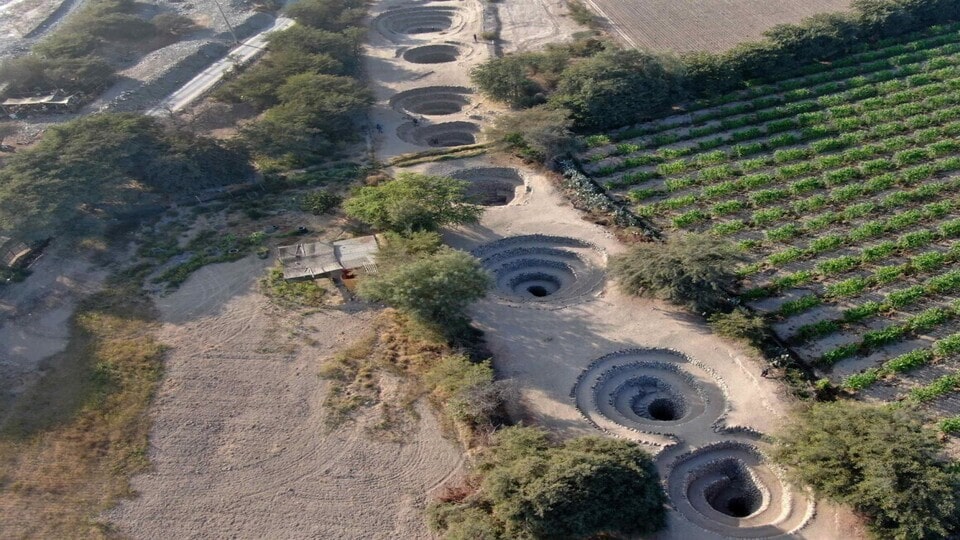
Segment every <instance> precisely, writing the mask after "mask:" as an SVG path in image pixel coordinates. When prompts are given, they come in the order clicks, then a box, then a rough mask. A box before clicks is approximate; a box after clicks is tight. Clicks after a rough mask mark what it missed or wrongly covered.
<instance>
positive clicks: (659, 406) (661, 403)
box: [647, 399, 680, 422]
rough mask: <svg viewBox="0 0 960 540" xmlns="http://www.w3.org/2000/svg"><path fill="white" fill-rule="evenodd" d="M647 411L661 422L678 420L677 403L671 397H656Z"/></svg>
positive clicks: (651, 416)
mask: <svg viewBox="0 0 960 540" xmlns="http://www.w3.org/2000/svg"><path fill="white" fill-rule="evenodd" d="M647 412H648V413H650V418H653V419H654V420H660V421H661V422H669V421H671V420H676V419H677V417H678V416H680V415H679V414H678V411H677V405H676V404H675V403H674V402H673V401H672V400H669V399H655V400H653V401H651V402H650V405H648V406H647Z"/></svg>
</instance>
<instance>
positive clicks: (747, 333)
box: [708, 308, 767, 344]
mask: <svg viewBox="0 0 960 540" xmlns="http://www.w3.org/2000/svg"><path fill="white" fill-rule="evenodd" d="M708 322H709V324H710V329H711V330H713V331H714V332H716V333H717V334H719V335H721V336H723V337H727V338H732V339H743V340H746V341H748V342H750V343H752V344H758V343H760V342H761V341H763V339H764V337H765V336H766V334H767V325H766V323H765V322H764V321H763V317H758V316H756V315H752V314H751V313H750V312H749V311H747V310H746V309H744V308H736V309H734V310H733V311H731V312H730V313H714V314H713V315H711V316H710V318H709V319H708Z"/></svg>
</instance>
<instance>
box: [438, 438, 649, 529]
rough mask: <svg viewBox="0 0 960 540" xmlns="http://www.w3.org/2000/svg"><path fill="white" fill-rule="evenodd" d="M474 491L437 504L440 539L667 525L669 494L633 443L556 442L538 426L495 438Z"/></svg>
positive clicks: (647, 458) (576, 440)
mask: <svg viewBox="0 0 960 540" xmlns="http://www.w3.org/2000/svg"><path fill="white" fill-rule="evenodd" d="M477 476H478V478H477V480H478V481H479V486H480V487H479V489H478V490H477V491H476V492H475V493H473V494H472V495H469V496H468V497H466V498H464V499H463V500H460V501H450V502H442V503H438V504H434V505H433V506H432V507H431V509H430V519H431V525H432V526H433V527H434V528H435V529H438V530H440V531H442V532H443V533H444V537H445V538H448V539H449V538H467V537H468V535H470V534H472V535H474V536H473V537H474V538H491V539H507V538H510V539H533V538H595V537H633V536H636V535H641V534H650V533H653V532H655V531H658V530H660V529H662V528H663V526H664V525H665V510H664V503H665V502H666V497H665V495H664V493H663V489H662V487H661V486H660V480H659V478H658V476H657V472H656V469H655V468H654V466H653V462H652V460H651V459H650V456H649V455H648V454H647V453H646V452H645V451H643V450H642V449H641V448H640V447H639V446H637V445H636V444H635V443H631V442H627V441H620V440H614V439H607V438H601V437H581V438H578V439H573V440H571V441H568V442H566V443H564V444H554V443H552V442H550V441H549V439H548V438H547V436H546V434H545V433H544V432H543V431H541V430H538V429H533V428H523V427H513V428H507V429H504V430H502V431H500V432H498V433H497V435H496V437H495V440H494V444H493V445H492V446H491V447H490V448H489V449H488V450H487V451H486V452H485V454H484V455H483V456H482V457H481V461H480V463H479V465H478V467H477Z"/></svg>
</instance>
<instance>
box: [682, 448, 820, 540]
mask: <svg viewBox="0 0 960 540" xmlns="http://www.w3.org/2000/svg"><path fill="white" fill-rule="evenodd" d="M667 492H668V494H669V496H670V499H671V501H672V502H673V504H674V506H675V508H676V509H677V511H678V512H679V513H680V514H681V515H682V516H684V517H685V518H686V519H688V520H689V521H691V522H693V523H695V524H696V525H698V526H700V527H703V528H705V529H707V530H710V531H714V532H716V533H719V534H721V535H722V536H725V537H734V538H774V537H776V538H783V537H786V536H788V535H789V534H790V533H792V532H794V531H796V530H798V529H800V528H801V527H803V525H804V524H805V523H806V522H807V521H808V520H809V519H810V517H811V516H812V515H813V510H814V508H813V503H812V501H811V500H810V499H809V498H808V496H807V494H806V493H805V492H804V491H802V490H797V489H794V488H793V487H792V486H790V484H788V483H787V482H785V481H784V479H783V477H782V471H780V470H779V469H777V468H775V466H772V465H770V464H768V463H767V461H766V458H765V457H764V455H763V454H762V453H761V451H760V449H759V448H758V446H757V445H756V444H755V443H753V442H749V441H744V440H736V439H727V440H721V441H719V442H716V443H713V444H710V445H707V446H704V447H701V448H698V449H696V450H693V451H691V452H688V453H686V454H682V455H680V456H678V457H677V458H676V459H675V460H674V462H673V463H672V464H670V465H669V473H668V474H667Z"/></svg>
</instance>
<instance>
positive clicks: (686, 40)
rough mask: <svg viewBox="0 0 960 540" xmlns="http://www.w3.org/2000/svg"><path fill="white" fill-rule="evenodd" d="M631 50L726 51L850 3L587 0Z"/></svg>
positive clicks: (841, 0) (815, 0)
mask: <svg viewBox="0 0 960 540" xmlns="http://www.w3.org/2000/svg"><path fill="white" fill-rule="evenodd" d="M585 3H587V4H588V5H590V6H591V7H593V9H594V11H596V12H597V13H599V14H601V15H602V16H603V17H604V18H606V19H607V20H608V21H609V22H610V23H611V24H612V30H613V33H614V34H615V35H617V36H618V37H619V38H620V39H621V40H622V41H623V42H625V43H626V44H627V45H629V46H631V47H642V48H647V49H652V50H656V51H677V52H685V51H714V52H716V51H724V50H726V49H729V48H731V47H733V46H734V45H736V44H738V43H743V42H744V41H755V40H757V39H759V38H761V37H762V36H763V32H764V31H765V30H767V29H769V28H771V27H773V26H775V25H777V24H782V23H795V22H799V21H801V20H802V19H804V18H806V17H810V16H812V15H816V14H818V13H831V12H836V11H841V10H844V9H847V7H848V6H849V5H850V0H776V1H771V0H632V1H630V2H625V1H624V0H585Z"/></svg>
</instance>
